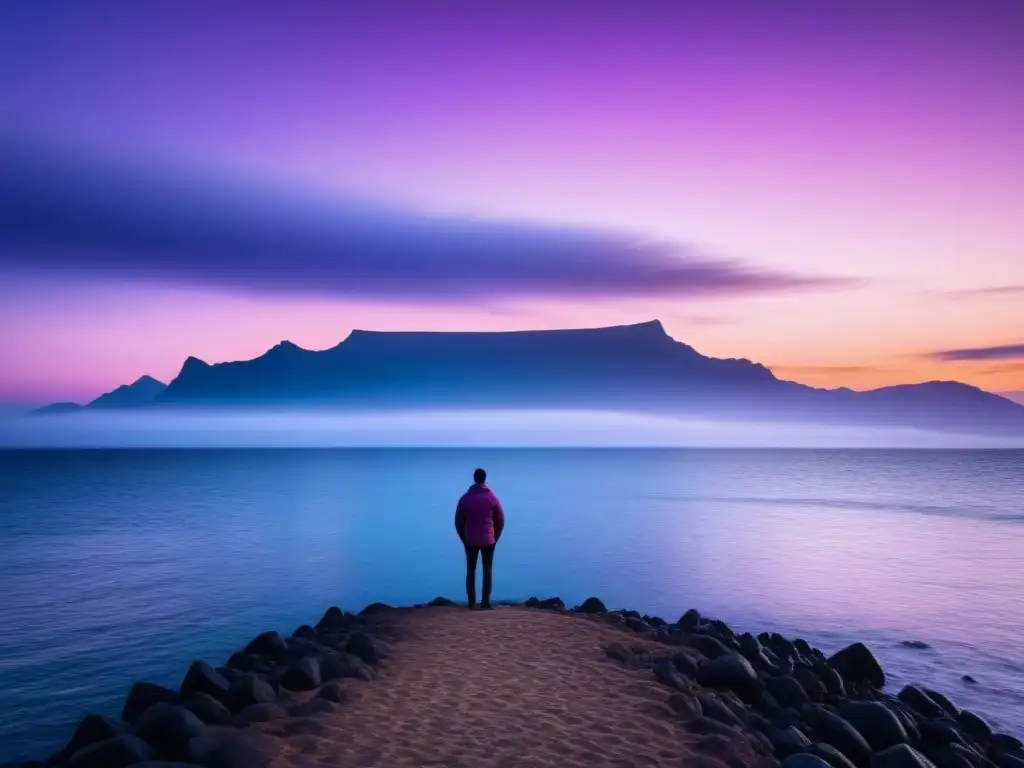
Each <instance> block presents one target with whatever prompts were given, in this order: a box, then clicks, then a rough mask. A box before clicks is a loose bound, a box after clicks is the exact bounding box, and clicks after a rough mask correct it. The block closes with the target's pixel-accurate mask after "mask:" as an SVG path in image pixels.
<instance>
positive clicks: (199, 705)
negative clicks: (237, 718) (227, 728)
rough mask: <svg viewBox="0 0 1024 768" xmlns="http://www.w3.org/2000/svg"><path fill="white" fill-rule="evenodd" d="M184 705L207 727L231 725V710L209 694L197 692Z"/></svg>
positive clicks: (189, 696)
mask: <svg viewBox="0 0 1024 768" xmlns="http://www.w3.org/2000/svg"><path fill="white" fill-rule="evenodd" d="M182 704H183V705H184V706H185V708H186V709H187V710H188V711H189V712H191V713H192V714H194V715H195V716H196V717H198V718H199V719H200V720H202V721H203V722H204V723H206V724H207V725H230V724H231V710H230V709H228V707H227V706H226V705H224V704H223V703H221V702H219V701H217V699H215V698H213V696H210V695H209V694H208V693H203V692H202V691H197V692H196V693H193V694H190V695H188V696H186V697H185V698H184V700H183V701H182Z"/></svg>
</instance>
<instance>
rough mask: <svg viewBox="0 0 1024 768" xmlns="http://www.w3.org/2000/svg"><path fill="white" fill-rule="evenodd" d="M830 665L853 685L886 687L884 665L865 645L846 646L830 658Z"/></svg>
mask: <svg viewBox="0 0 1024 768" xmlns="http://www.w3.org/2000/svg"><path fill="white" fill-rule="evenodd" d="M828 663H829V665H830V666H832V668H833V669H835V670H836V671H837V672H838V673H839V674H840V675H842V676H843V680H846V681H849V682H852V683H865V682H866V683H871V685H873V686H874V687H875V688H884V687H885V673H884V672H883V671H882V665H881V664H879V663H878V660H877V659H875V657H874V654H872V653H871V651H870V650H869V649H868V647H867V646H866V645H864V644H863V643H854V644H853V645H848V646H846V647H845V648H843V650H841V651H839V652H838V653H835V654H833V655H832V656H830V657H829V659H828Z"/></svg>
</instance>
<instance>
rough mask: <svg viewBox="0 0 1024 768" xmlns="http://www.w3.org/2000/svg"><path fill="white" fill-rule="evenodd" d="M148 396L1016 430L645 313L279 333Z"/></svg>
mask: <svg viewBox="0 0 1024 768" xmlns="http://www.w3.org/2000/svg"><path fill="white" fill-rule="evenodd" d="M155 402H157V403H161V404H165V405H172V404H177V405H193V406H199V405H206V406H249V407H302V406H305V407H325V406H329V407H344V408H367V407H373V408H422V407H459V408H480V407H503V408H515V407H531V408H539V407H543V408H597V409H616V410H629V411H656V412H669V413H678V414H688V415H694V416H703V417H709V418H738V419H759V420H773V421H777V420H785V421H812V422H818V423H846V424H858V425H865V424H871V425H887V426H908V427H919V428H925V429H933V430H941V431H956V432H969V433H970V432H974V433H999V434H1014V435H1024V407H1022V406H1020V405H1018V404H1016V403H1013V402H1010V401H1009V400H1007V399H1005V398H1002V397H999V396H998V395H993V394H991V393H988V392H984V391H982V390H980V389H978V388H976V387H971V386H968V385H965V384H960V383H957V382H927V383H923V384H913V385H904V386H895V387H884V388H881V389H876V390H871V391H868V392H856V391H853V390H850V389H836V390H824V389H816V388H813V387H808V386H805V385H802V384H798V383H795V382H791V381H785V380H781V379H779V378H777V377H776V376H775V375H774V374H773V373H772V372H771V371H770V370H769V369H768V368H766V367H764V366H763V365H760V364H758V363H754V362H751V361H749V360H745V359H718V358H712V357H706V356H704V355H701V354H700V353H698V352H697V351H696V350H694V349H693V348H692V347H690V346H687V345H686V344H682V343H680V342H678V341H676V340H674V339H673V338H671V337H670V336H669V335H668V334H667V333H665V330H664V328H663V327H662V325H661V323H660V322H658V321H656V320H655V321H651V322H647V323H640V324H636V325H625V326H615V327H609V328H596V329H580V330H554V331H514V332H499V333H430V332H409V333H385V332H373V331H361V330H356V331H353V332H352V333H351V335H350V336H349V337H348V338H347V339H345V340H344V341H343V342H341V343H340V344H338V345H337V346H335V347H332V348H331V349H327V350H323V351H311V350H307V349H302V348H301V347H299V346H297V345H295V344H292V343H291V342H287V341H285V342H281V343H280V344H278V345H277V346H275V347H273V348H272V349H270V350H269V351H267V352H266V353H265V354H263V355H262V356H260V357H258V358H255V359H253V360H247V361H239V362H230V363H218V364H215V365H210V364H208V363H205V362H203V361H201V360H198V359H196V358H194V357H190V358H189V359H188V360H186V361H185V364H184V365H183V366H182V369H181V372H180V373H179V374H178V376H177V377H176V378H175V379H174V380H173V381H172V382H171V383H170V384H169V385H168V386H167V388H166V390H165V391H164V392H163V393H162V394H161V395H159V396H158V397H157V398H156V400H155Z"/></svg>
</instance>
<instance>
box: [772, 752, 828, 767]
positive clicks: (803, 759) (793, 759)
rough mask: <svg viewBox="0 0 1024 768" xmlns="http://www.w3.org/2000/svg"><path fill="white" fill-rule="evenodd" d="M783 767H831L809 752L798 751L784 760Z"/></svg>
mask: <svg viewBox="0 0 1024 768" xmlns="http://www.w3.org/2000/svg"><path fill="white" fill-rule="evenodd" d="M782 768H829V767H828V763H826V762H825V761H824V760H822V759H821V758H820V757H818V756H817V755H812V754H810V753H809V752H797V753H795V754H792V755H789V756H788V757H786V759H785V760H783V761H782Z"/></svg>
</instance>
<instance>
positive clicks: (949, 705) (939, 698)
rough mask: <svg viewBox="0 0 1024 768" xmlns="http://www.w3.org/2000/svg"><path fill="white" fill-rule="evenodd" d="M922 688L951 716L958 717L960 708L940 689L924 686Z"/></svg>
mask: <svg viewBox="0 0 1024 768" xmlns="http://www.w3.org/2000/svg"><path fill="white" fill-rule="evenodd" d="M921 690H922V691H924V693H925V694H926V695H927V696H928V698H929V699H931V700H932V701H934V702H935V703H936V704H938V705H939V707H940V708H941V709H942V711H943V712H944V713H945V714H947V715H949V716H950V717H956V716H957V715H958V714H959V713H960V708H959V707H957V705H956V704H954V703H953V702H952V701H950V700H949V699H947V698H946V697H945V696H943V695H942V694H941V693H939V692H938V691H933V690H932V689H931V688H922V689H921Z"/></svg>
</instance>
